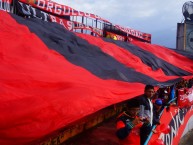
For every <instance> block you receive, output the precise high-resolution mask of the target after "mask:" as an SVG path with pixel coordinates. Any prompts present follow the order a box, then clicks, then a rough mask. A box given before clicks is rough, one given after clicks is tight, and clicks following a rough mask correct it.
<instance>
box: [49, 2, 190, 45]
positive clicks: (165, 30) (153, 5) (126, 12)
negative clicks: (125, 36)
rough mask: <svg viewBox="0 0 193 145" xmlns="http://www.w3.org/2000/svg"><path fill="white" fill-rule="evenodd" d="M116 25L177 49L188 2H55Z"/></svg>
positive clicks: (153, 41)
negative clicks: (146, 34) (183, 13)
mask: <svg viewBox="0 0 193 145" xmlns="http://www.w3.org/2000/svg"><path fill="white" fill-rule="evenodd" d="M53 1H55V2H57V3H60V4H63V5H67V6H70V7H72V8H74V9H76V10H79V11H84V12H89V13H93V14H96V15H99V16H101V17H102V18H104V19H107V20H109V21H110V22H112V23H113V24H118V25H121V26H124V27H129V28H133V29H135V30H139V31H141V32H145V33H150V34H152V43H153V44H159V45H162V46H166V47H169V48H176V31H177V23H181V22H182V21H183V20H184V17H183V15H182V6H183V4H184V3H185V2H187V0H53Z"/></svg>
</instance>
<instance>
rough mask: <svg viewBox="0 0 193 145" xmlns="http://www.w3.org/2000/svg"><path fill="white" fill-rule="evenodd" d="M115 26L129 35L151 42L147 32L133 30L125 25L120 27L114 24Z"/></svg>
mask: <svg viewBox="0 0 193 145" xmlns="http://www.w3.org/2000/svg"><path fill="white" fill-rule="evenodd" d="M115 27H116V28H117V29H119V30H121V31H123V32H125V33H127V34H129V35H131V36H134V37H137V38H140V39H143V40H146V41H148V42H151V34H148V33H143V32H140V31H137V30H134V29H131V28H125V27H122V26H120V25H115Z"/></svg>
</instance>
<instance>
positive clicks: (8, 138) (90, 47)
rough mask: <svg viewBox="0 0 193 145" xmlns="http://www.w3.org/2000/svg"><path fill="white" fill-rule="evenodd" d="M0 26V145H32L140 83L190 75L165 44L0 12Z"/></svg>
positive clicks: (185, 58) (135, 91)
mask: <svg viewBox="0 0 193 145" xmlns="http://www.w3.org/2000/svg"><path fill="white" fill-rule="evenodd" d="M0 27H1V29H0V36H1V39H0V45H1V47H0V86H1V89H0V110H1V112H0V113H1V116H0V144H30V143H31V142H33V143H34V142H36V141H38V140H39V139H40V138H42V137H45V136H47V135H48V134H52V133H53V132H57V131H59V130H60V129H61V128H64V127H66V126H68V125H69V124H72V123H73V122H75V121H78V120H79V119H81V118H83V117H86V116H87V115H89V114H92V113H95V112H96V111H98V110H100V109H103V108H105V107H107V106H110V105H112V104H116V103H119V102H122V101H125V100H128V99H130V98H133V97H135V96H138V95H141V94H143V92H144V86H145V85H146V84H152V85H154V86H161V87H164V86H170V85H173V84H175V83H177V82H179V81H180V80H182V78H187V79H188V78H192V76H193V75H192V74H193V60H192V59H191V57H190V54H188V55H187V54H183V55H182V54H180V53H178V52H176V51H173V50H170V49H168V48H165V47H161V46H157V45H151V44H147V43H140V42H135V44H134V43H133V44H131V43H128V42H127V43H126V42H122V41H116V40H112V39H108V38H98V37H93V36H90V35H86V34H75V33H72V32H70V31H68V30H66V29H64V27H62V26H61V25H59V24H57V23H49V22H45V21H42V20H39V19H37V18H36V19H35V18H34V19H26V18H25V17H19V16H16V15H13V14H9V13H6V12H4V11H0ZM150 48H151V49H150ZM170 58H172V59H170Z"/></svg>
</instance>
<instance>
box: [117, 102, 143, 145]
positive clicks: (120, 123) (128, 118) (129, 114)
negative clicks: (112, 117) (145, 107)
mask: <svg viewBox="0 0 193 145" xmlns="http://www.w3.org/2000/svg"><path fill="white" fill-rule="evenodd" d="M138 113H139V101H138V100H137V99H132V100H130V101H129V102H128V103H127V106H126V111H124V112H123V113H121V114H120V115H119V116H118V118H117V123H116V128H117V130H116V136H117V137H118V138H119V143H120V145H140V127H141V126H142V124H143V123H142V121H141V119H140V118H139V117H137V114H138Z"/></svg>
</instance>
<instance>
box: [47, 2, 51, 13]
mask: <svg viewBox="0 0 193 145" xmlns="http://www.w3.org/2000/svg"><path fill="white" fill-rule="evenodd" d="M52 9H53V3H50V2H48V4H47V8H46V10H47V11H50V12H52Z"/></svg>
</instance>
